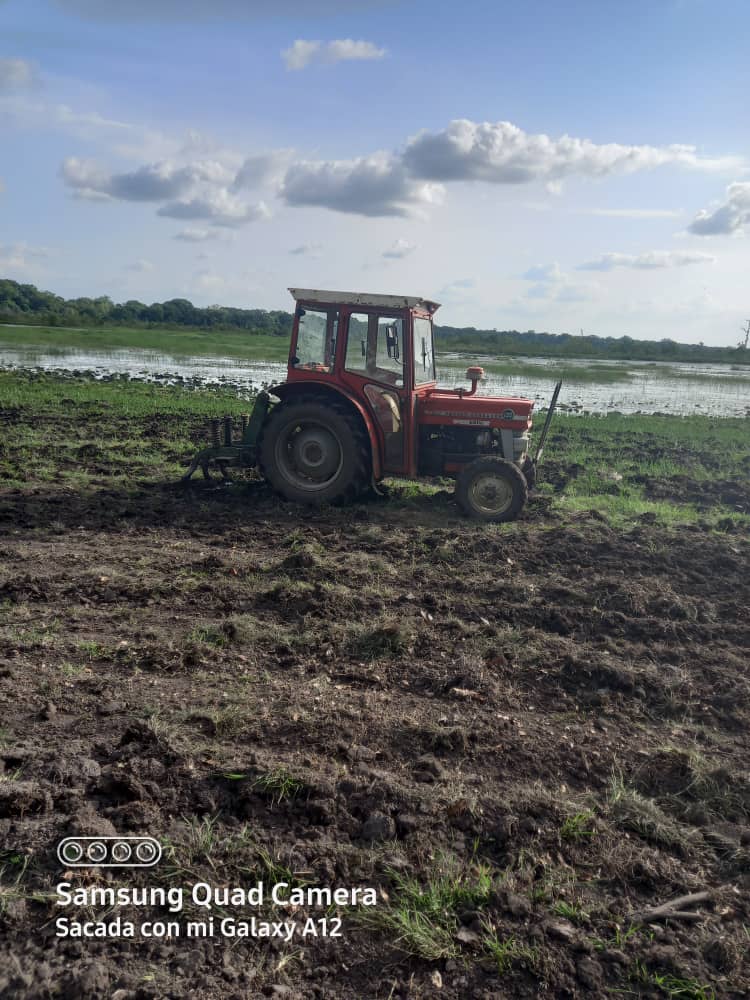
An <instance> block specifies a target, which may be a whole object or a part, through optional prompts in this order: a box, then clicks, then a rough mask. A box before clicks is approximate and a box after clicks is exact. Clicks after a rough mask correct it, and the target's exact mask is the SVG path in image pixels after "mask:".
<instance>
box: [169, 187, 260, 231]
mask: <svg viewBox="0 0 750 1000" xmlns="http://www.w3.org/2000/svg"><path fill="white" fill-rule="evenodd" d="M270 214H271V213H270V212H269V210H268V207H267V206H266V204H265V202H262V201H259V202H258V203H257V204H254V205H252V204H249V203H248V202H246V201H243V200H242V199H241V198H237V197H236V196H235V195H233V194H230V192H229V191H227V190H226V189H225V188H218V189H216V190H213V191H207V192H206V193H205V194H203V195H197V196H195V197H193V198H187V199H182V200H178V201H170V202H168V203H167V204H166V205H162V207H161V208H160V209H158V211H157V215H163V216H166V217H167V218H170V219H207V220H209V221H210V222H211V223H212V224H213V225H214V226H242V225H244V224H245V223H247V222H257V221H258V220H260V219H267V218H269V217H270Z"/></svg>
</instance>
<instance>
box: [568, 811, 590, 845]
mask: <svg viewBox="0 0 750 1000" xmlns="http://www.w3.org/2000/svg"><path fill="white" fill-rule="evenodd" d="M593 824H594V814H593V813H592V812H591V810H589V809H585V810H584V811H583V812H578V813H575V814H574V815H572V816H566V818H565V819H564V820H563V822H562V824H561V826H560V839H561V840H568V841H577V840H584V839H585V838H586V837H593V836H595V834H596V830H595V829H594V825H593Z"/></svg>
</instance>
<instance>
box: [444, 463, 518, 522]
mask: <svg viewBox="0 0 750 1000" xmlns="http://www.w3.org/2000/svg"><path fill="white" fill-rule="evenodd" d="M528 495H529V490H528V485H527V483H526V478H525V476H524V474H523V473H522V472H521V470H520V469H519V468H518V466H517V465H514V464H513V462H506V461H505V459H502V458H492V457H489V456H488V457H482V458H477V459H475V460H474V461H473V462H470V463H469V464H468V465H466V466H464V468H463V469H462V470H461V471H460V472H459V474H458V477H457V479H456V501H457V502H458V505H459V507H461V509H462V510H463V511H464V513H465V514H468V515H469V517H473V518H475V519H476V520H478V521H514V520H515V519H516V518H517V517H518V515H519V514H520V513H521V510H522V509H523V506H524V504H525V503H526V500H527V499H528Z"/></svg>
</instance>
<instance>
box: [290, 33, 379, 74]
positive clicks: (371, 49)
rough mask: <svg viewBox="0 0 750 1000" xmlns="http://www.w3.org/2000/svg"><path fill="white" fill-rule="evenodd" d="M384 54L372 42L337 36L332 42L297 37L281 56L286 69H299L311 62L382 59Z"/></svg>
mask: <svg viewBox="0 0 750 1000" xmlns="http://www.w3.org/2000/svg"><path fill="white" fill-rule="evenodd" d="M384 55H385V49H379V48H378V47H377V45H374V44H373V43H372V42H364V41H355V40H354V39H353V38H337V39H334V40H333V41H332V42H317V41H310V40H306V39H304V38H298V39H297V40H296V41H295V42H294V44H293V45H292V46H290V48H288V49H284V51H283V52H282V53H281V58H282V59H283V60H284V65H285V66H286V68H287V69H289V70H300V69H305V67H307V66H310V65H311V64H313V63H329V64H330V63H337V62H346V61H362V60H371V59H382V58H383V56H384Z"/></svg>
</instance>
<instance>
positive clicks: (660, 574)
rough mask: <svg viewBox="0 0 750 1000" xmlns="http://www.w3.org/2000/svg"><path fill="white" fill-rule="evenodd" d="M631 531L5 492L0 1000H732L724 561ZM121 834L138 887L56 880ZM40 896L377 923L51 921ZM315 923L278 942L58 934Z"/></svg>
mask: <svg viewBox="0 0 750 1000" xmlns="http://www.w3.org/2000/svg"><path fill="white" fill-rule="evenodd" d="M563 465H564V462H562V460H561V459H558V467H559V468H560V469H562V467H563ZM679 485H680V489H681V490H682V491H683V492H684V491H689V489H691V488H692V487H691V486H690V484H687V485H686V484H685V483H682V482H681V483H680V484H679ZM656 488H658V489H659V490H661V495H662V496H663V494H664V492H665V491H666V485H665V482H664V481H661V482H660V483H659V484H657V487H656ZM696 488H697V487H696ZM721 489H722V491H725V490H730V491H731V490H734V492H735V493H737V494H738V495H739V493H742V495H743V496H746V495H747V484H739V483H736V484H734V485H733V486H732V485H731V484H729V485H728V484H722V485H721ZM743 491H744V492H743ZM650 520H651V519H650V518H648V517H646V518H645V519H644V520H643V521H642V522H640V523H636V524H634V525H632V526H630V527H627V528H623V527H619V528H615V527H613V526H611V525H610V523H609V522H608V521H607V520H606V519H605V518H603V517H602V515H601V514H598V513H596V512H586V511H582V512H579V513H575V514H570V515H568V516H565V517H563V516H561V514H560V513H559V512H556V510H555V509H554V506H553V505H552V504H551V502H550V500H549V498H547V497H544V496H541V497H539V498H538V499H537V500H534V501H532V503H531V504H530V506H529V507H528V508H527V511H526V512H525V514H524V516H523V518H522V519H521V520H520V521H519V522H517V523H516V524H514V525H512V526H504V527H502V528H499V527H490V528H488V527H483V526H478V525H475V524H471V523H469V522H467V521H465V520H463V519H462V518H461V517H460V515H459V514H458V512H457V509H456V507H455V505H454V504H453V502H452V499H451V498H450V496H449V495H448V494H447V493H444V492H438V493H435V494H423V495H417V496H413V495H412V494H411V493H410V492H408V491H407V492H405V493H400V492H399V490H398V489H396V490H394V491H392V493H391V496H389V497H387V498H384V499H382V498H381V499H373V500H371V501H369V502H366V503H362V504H360V505H358V506H356V507H352V508H347V509H337V508H332V509H326V510H321V511H311V510H307V509H304V508H300V507H297V506H294V505H290V504H285V503H282V502H280V501H279V500H278V499H277V498H275V497H274V496H273V495H272V494H271V493H270V491H269V490H268V489H267V488H266V487H265V486H263V485H262V484H252V483H250V484H240V485H236V486H229V487H225V486H221V485H219V486H216V485H213V484H202V483H196V484H195V486H193V487H191V488H182V487H178V486H174V485H172V484H170V483H165V484H164V485H157V484H155V483H152V484H143V483H140V484H138V483H135V484H133V485H132V486H131V487H129V488H128V487H126V486H124V485H122V483H119V482H118V483H114V484H110V485H107V482H106V474H105V476H104V478H102V479H101V481H100V482H99V483H98V484H95V485H94V486H91V485H88V486H87V487H86V488H85V489H75V488H74V487H70V486H61V485H60V484H57V483H54V482H49V483H36V484H34V483H28V484H24V485H22V486H18V485H15V486H12V487H4V488H0V530H1V535H0V556H1V557H2V563H1V566H0V612H1V615H0V621H1V622H2V625H1V626H0V726H1V727H2V731H1V732H0V870H1V873H2V874H1V875H0V995H2V996H8V997H18V998H26V997H29V998H31V997H34V998H36V997H69V998H79V997H95V998H98V997H117V998H118V1000H141V998H160V997H170V998H172V997H195V998H219V997H230V998H249V997H263V996H270V997H275V996H282V997H290V998H293V997H302V998H308V997H309V998H342V1000H343V998H358V997H379V998H380V997H382V998H391V997H410V998H411V997H414V998H416V997H446V998H466V997H477V998H486V1000H489V998H505V997H529V998H532V997H538V996H549V997H571V998H572V997H591V998H600V997H604V996H609V995H612V996H623V995H625V996H644V997H652V996H657V997H680V998H682V997H690V998H709V997H711V996H715V997H734V998H739V997H744V996H746V995H747V992H748V990H750V970H749V968H748V946H750V830H749V829H748V815H749V814H750V775H749V773H748V727H749V726H750V674H749V672H748V663H749V657H748V653H749V652H750V613H749V612H750V567H749V562H748V541H747V535H746V533H744V532H742V531H729V532H726V533H721V532H715V531H709V530H707V528H706V526H705V525H701V524H700V523H698V524H694V525H685V526H681V527H676V528H669V529H668V528H666V527H663V526H660V525H659V524H658V523H656V524H655V523H649V522H650ZM123 834H131V835H139V836H146V835H148V836H152V837H155V838H157V839H158V840H159V841H160V843H161V844H162V846H163V848H164V855H163V857H162V860H161V862H160V863H159V865H158V866H156V867H155V868H153V869H149V870H147V871H142V872H138V871H132V870H105V869H82V870H78V871H73V870H70V871H67V873H66V871H65V869H64V868H62V867H61V866H60V864H59V862H58V861H57V859H56V856H55V851H56V847H57V843H58V842H59V841H60V840H61V838H63V837H65V836H71V835H80V836H115V835H123ZM61 881H67V882H69V883H70V884H71V885H72V886H74V887H84V888H91V887H92V886H97V887H107V886H109V887H117V886H130V887H135V886H139V887H149V886H154V885H159V886H165V887H169V886H183V887H189V886H191V885H193V884H195V883H199V882H205V883H207V884H209V885H211V886H212V887H232V886H248V885H255V884H256V883H257V882H258V881H263V882H264V884H265V885H267V886H270V885H272V884H275V883H282V882H284V883H288V884H290V885H294V886H298V887H302V888H304V887H307V886H339V887H345V888H347V889H350V888H353V887H365V886H370V887H373V888H374V889H375V891H376V894H377V904H376V905H375V906H369V907H368V906H364V907H363V906H349V907H347V906H339V907H338V908H337V907H335V906H334V907H332V908H331V909H330V910H326V908H325V907H322V908H317V909H315V908H312V907H308V906H307V905H306V904H303V905H301V906H299V907H292V908H291V909H290V908H279V907H274V906H272V905H271V904H270V903H268V902H267V901H266V902H265V903H264V905H263V906H262V907H261V908H260V909H255V910H252V911H250V910H248V909H247V908H245V909H244V911H243V912H242V913H239V912H238V908H237V907H233V906H232V905H225V906H223V907H222V906H219V907H218V908H216V909H215V910H214V911H212V913H208V911H207V910H206V908H203V907H200V906H197V905H195V904H194V903H193V902H191V901H190V900H187V901H186V904H185V907H184V909H183V910H182V912H181V913H179V914H177V915H175V914H174V913H170V912H169V909H168V907H165V906H159V905H158V904H157V905H154V906H152V907H141V908H140V909H138V908H137V907H135V906H128V905H125V906H121V907H115V908H112V907H107V906H99V907H95V906H89V907H85V906H80V907H75V906H71V907H65V908H62V907H61V906H59V905H58V903H59V900H58V898H57V897H56V894H55V886H56V885H57V884H58V883H59V882H61ZM682 896H688V897H690V898H689V899H688V900H687V901H685V902H683V903H680V904H678V905H677V909H678V910H679V911H680V913H679V915H678V916H676V917H674V916H671V917H670V916H669V914H668V913H667V914H665V913H664V912H658V911H657V912H653V911H654V910H655V909H656V908H658V907H660V906H662V904H665V903H669V902H670V901H671V900H674V899H677V898H678V897H682ZM136 911H137V912H136ZM337 913H338V917H340V919H341V921H342V924H341V933H342V936H341V937H324V936H318V937H314V936H308V937H306V938H304V939H302V938H300V937H298V936H295V937H294V938H293V939H292V940H291V941H289V942H286V941H284V940H282V939H280V938H278V937H276V938H274V937H272V938H268V939H262V938H253V937H250V938H238V937H230V936H221V935H219V934H216V935H214V936H213V937H210V938H205V939H187V938H186V937H185V936H182V935H181V936H179V937H172V938H168V937H161V938H144V937H142V936H138V935H137V936H136V937H135V938H133V939H127V938H122V937H118V938H106V939H103V938H98V937H91V938H80V937H73V936H67V937H58V936H56V921H57V920H58V918H59V917H60V916H61V915H63V916H65V917H67V918H70V919H75V920H79V921H84V920H88V921H92V922H106V921H112V920H114V919H115V917H118V916H119V917H121V918H123V919H126V918H127V919H131V920H135V921H136V922H140V921H142V920H144V919H150V920H157V919H159V920H177V921H179V922H180V925H181V929H183V930H184V925H185V923H186V922H187V920H198V919H201V920H202V919H206V918H207V916H214V918H215V920H216V922H217V924H218V922H219V919H220V918H221V917H222V916H227V915H228V916H230V917H234V918H239V917H241V918H243V919H248V914H251V915H254V916H260V917H263V918H264V919H266V920H269V921H280V920H282V919H283V920H289V919H292V916H291V915H293V918H294V919H296V920H299V921H302V922H304V920H305V919H306V918H307V917H309V916H312V917H314V918H315V919H316V920H317V919H319V918H326V917H328V918H331V919H333V918H335V917H336V915H337Z"/></svg>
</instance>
